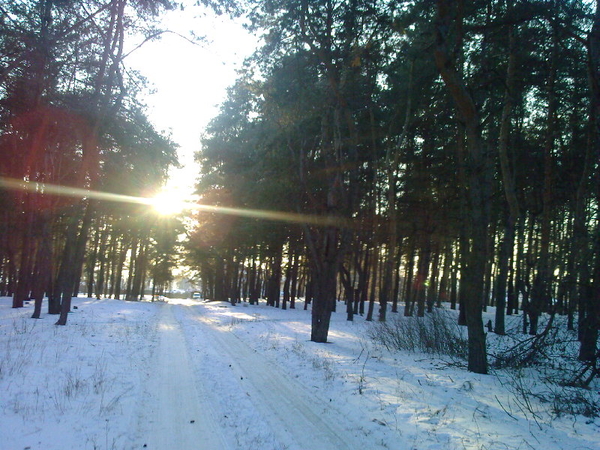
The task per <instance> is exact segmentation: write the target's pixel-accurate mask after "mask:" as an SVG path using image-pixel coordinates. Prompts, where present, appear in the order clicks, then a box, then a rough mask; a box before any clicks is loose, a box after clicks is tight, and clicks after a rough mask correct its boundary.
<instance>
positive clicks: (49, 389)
mask: <svg viewBox="0 0 600 450" xmlns="http://www.w3.org/2000/svg"><path fill="white" fill-rule="evenodd" d="M73 305H74V306H76V307H77V309H73V312H72V313H71V314H70V315H69V323H68V324H67V326H65V327H58V326H55V325H54V322H55V320H56V317H54V316H48V315H44V316H43V318H42V319H40V320H34V319H30V318H29V317H30V315H31V313H32V310H33V305H32V304H28V305H26V307H25V308H22V309H12V308H11V307H10V306H11V299H9V298H1V299H0V424H1V425H0V448H1V449H6V450H22V449H44V450H51V449H78V450H79V449H119V450H120V449H143V448H147V449H180V450H186V449H205V450H212V449H240V450H241V449H245V450H247V449H260V450H269V449H273V450H275V449H277V450H279V449H289V450H300V449H312V450H321V449H323V450H325V449H367V448H368V449H397V450H411V449H415V450H435V449H440V450H441V449H444V450H446V449H448V450H453V449H457V450H458V449H461V450H462V449H486V450H490V449H497V450H507V449H508V450H513V449H514V450H516V449H544V450H555V449H556V450H559V449H580V450H583V449H599V448H600V420H599V419H589V418H587V417H583V416H573V415H563V416H560V417H556V416H555V415H553V414H551V413H550V412H549V411H550V407H549V406H548V405H544V404H543V403H540V402H537V403H536V399H532V400H531V401H532V402H533V403H532V404H530V405H528V406H524V405H523V400H522V399H519V398H518V396H515V388H514V385H515V379H514V378H511V376H510V375H509V374H508V372H506V371H500V370H498V371H495V372H494V373H493V374H491V375H477V374H473V373H469V372H468V371H466V369H465V368H464V367H460V364H455V362H453V361H452V360H449V359H443V358H437V357H432V356H431V355H426V354H422V353H406V352H396V353H390V352H388V351H387V350H385V349H382V348H380V347H379V346H377V345H374V343H373V342H371V340H370V339H369V338H368V337H367V330H368V328H369V327H372V326H376V324H375V323H368V322H365V321H364V320H363V318H361V317H357V318H356V320H355V321H354V322H347V321H346V320H345V313H343V312H338V313H334V314H333V318H332V324H331V330H330V336H329V340H330V341H331V342H330V343H328V344H316V343H313V342H310V341H309V336H310V333H309V332H310V309H309V310H306V311H305V310H304V309H303V304H302V303H301V302H299V303H297V309H294V310H280V309H277V308H272V307H268V306H266V305H264V304H261V305H260V306H256V305H254V306H251V305H247V304H245V303H242V304H239V305H237V306H235V307H233V306H231V305H229V304H227V303H219V302H201V301H195V300H179V299H178V300H169V303H164V302H156V303H151V302H125V301H118V300H109V299H103V300H95V299H86V298H75V299H73ZM45 307H46V305H44V308H45ZM489 314H493V311H490V312H489ZM497 339H499V338H497V337H493V336H492V335H490V336H489V341H490V342H491V343H492V345H495V344H494V342H495V340H497ZM527 373H529V372H527ZM538 380H539V378H536V376H535V375H534V374H533V373H532V374H531V375H530V376H529V375H524V376H523V378H521V379H519V380H518V383H521V386H524V387H530V388H531V389H534V388H535V387H536V386H537V385H536V383H538ZM589 395H592V396H593V398H595V399H596V401H597V400H598V397H599V395H598V388H597V386H595V387H594V389H593V390H592V391H590V392H589Z"/></svg>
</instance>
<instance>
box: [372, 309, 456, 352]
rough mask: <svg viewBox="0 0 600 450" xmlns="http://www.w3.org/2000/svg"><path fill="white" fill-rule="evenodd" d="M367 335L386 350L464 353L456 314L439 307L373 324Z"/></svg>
mask: <svg viewBox="0 0 600 450" xmlns="http://www.w3.org/2000/svg"><path fill="white" fill-rule="evenodd" d="M367 335H368V337H369V338H370V339H371V340H372V341H374V342H375V343H377V344H380V345H382V346H384V347H385V348H386V349H388V350H390V351H396V350H406V351H409V352H424V353H430V354H434V355H440V356H443V355H447V356H453V357H458V358H461V359H466V357H467V340H466V339H465V338H464V337H463V334H462V332H461V329H460V326H459V325H458V323H457V321H456V318H455V317H454V316H453V315H452V314H450V313H449V312H448V311H445V310H442V309H434V311H433V312H432V313H429V314H426V315H425V316H424V317H404V316H394V317H393V318H392V319H391V320H388V321H386V322H377V323H375V324H373V326H372V327H370V328H369V329H368V331H367Z"/></svg>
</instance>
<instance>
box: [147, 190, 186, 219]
mask: <svg viewBox="0 0 600 450" xmlns="http://www.w3.org/2000/svg"><path fill="white" fill-rule="evenodd" d="M151 205H152V208H153V209H154V211H156V212H157V213H158V214H160V215H161V216H174V215H177V214H180V213H182V212H183V211H184V210H185V209H186V208H188V207H189V201H188V200H187V199H186V196H185V194H184V193H183V192H182V191H181V190H178V189H174V190H164V191H161V192H159V193H158V194H156V195H155V196H154V197H153V198H152V199H151Z"/></svg>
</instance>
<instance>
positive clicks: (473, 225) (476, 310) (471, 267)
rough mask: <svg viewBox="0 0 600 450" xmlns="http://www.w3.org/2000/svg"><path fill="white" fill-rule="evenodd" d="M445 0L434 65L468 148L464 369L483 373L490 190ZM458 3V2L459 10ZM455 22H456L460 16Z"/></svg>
mask: <svg viewBox="0 0 600 450" xmlns="http://www.w3.org/2000/svg"><path fill="white" fill-rule="evenodd" d="M450 3H451V2H450V1H449V0H437V14H438V15H437V19H436V44H435V48H434V57H435V62H436V66H437V68H438V70H439V71H440V74H441V76H442V79H443V81H444V84H445V85H446V88H447V89H448V91H449V92H450V95H451V96H452V98H453V100H454V103H455V105H456V108H457V110H458V113H459V115H460V117H461V119H462V120H463V121H464V123H465V128H466V135H467V148H468V158H467V167H468V187H469V189H468V197H467V199H468V206H469V207H468V211H469V217H468V218H467V225H468V231H469V238H470V240H471V246H470V252H469V255H468V258H467V267H466V270H464V271H463V276H462V277H461V281H462V287H463V289H464V291H465V299H466V302H465V312H466V319H467V329H468V368H469V370H470V371H471V372H475V373H483V374H485V373H487V370H488V369H487V352H486V344H485V333H484V330H483V318H482V307H483V302H482V300H483V299H482V297H483V292H484V276H485V266H486V262H487V237H488V223H489V205H488V204H487V198H488V197H487V194H488V192H489V190H490V186H489V184H490V177H489V164H488V161H487V157H486V155H485V152H484V149H483V142H482V137H481V124H480V120H479V113H478V111H477V107H476V105H475V102H474V101H473V98H472V97H471V95H470V93H469V91H468V90H467V88H466V86H465V84H464V80H463V79H462V77H461V75H460V74H459V72H458V71H457V70H456V67H455V66H454V62H453V61H452V60H451V59H450V53H449V51H448V48H447V42H446V41H447V36H448V31H449V28H450V25H451V16H452V15H451V12H450V8H451V5H450ZM461 4H462V1H461V2H459V10H460V6H461ZM457 21H458V22H459V23H460V22H461V21H462V17H459V18H458V19H457Z"/></svg>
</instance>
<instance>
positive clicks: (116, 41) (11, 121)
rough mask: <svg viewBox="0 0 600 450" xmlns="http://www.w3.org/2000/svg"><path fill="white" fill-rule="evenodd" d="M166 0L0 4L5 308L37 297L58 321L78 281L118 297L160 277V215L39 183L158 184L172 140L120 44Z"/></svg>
mask: <svg viewBox="0 0 600 450" xmlns="http://www.w3.org/2000/svg"><path fill="white" fill-rule="evenodd" d="M168 6H169V2H167V1H164V0H150V1H133V0H85V1H73V0H24V1H13V0H2V1H0V29H1V33H0V177H2V181H1V182H0V190H1V193H0V295H3V296H4V295H11V296H13V307H21V306H23V302H24V301H25V300H29V299H30V298H33V299H35V312H34V317H40V313H41V305H42V299H43V297H44V296H46V295H47V297H48V307H49V310H48V312H49V313H50V314H60V317H59V319H58V324H62V325H64V324H65V323H66V321H67V313H68V312H69V310H70V306H71V296H75V295H77V294H78V292H79V290H80V285H81V280H85V282H86V284H87V293H88V295H89V296H92V295H96V296H98V297H100V296H111V297H116V298H122V297H125V298H128V299H137V298H139V297H140V295H142V289H143V288H142V287H143V286H144V285H145V281H146V278H147V277H152V278H153V280H154V284H155V285H156V286H159V287H161V286H164V285H165V284H166V283H167V282H168V281H169V277H170V269H171V268H172V266H173V264H174V261H173V256H172V253H173V246H174V243H175V237H176V235H177V233H178V230H177V227H176V226H175V224H174V223H172V222H173V221H172V220H171V219H161V220H159V219H157V218H156V216H152V215H150V216H149V215H148V209H149V208H148V207H147V206H140V205H132V204H123V203H120V202H118V201H114V202H110V201H99V200H95V199H93V198H92V197H90V196H83V198H81V196H80V197H76V196H69V195H66V196H65V195H58V194H57V193H56V192H50V191H51V190H50V189H49V188H48V187H47V186H48V185H57V186H63V187H67V188H70V187H72V188H79V189H86V190H91V191H103V192H108V193H115V194H125V195H128V196H144V197H148V196H151V195H152V194H153V193H155V192H156V191H157V189H159V188H160V186H161V185H162V184H163V183H164V180H165V177H166V174H167V170H168V167H169V166H170V165H173V164H176V153H175V150H176V146H175V144H174V143H173V142H171V141H170V139H169V138H167V137H165V136H163V135H161V134H159V133H158V132H157V131H156V130H155V129H154V128H153V126H152V125H151V124H150V123H149V121H148V119H147V117H146V115H145V113H144V108H143V106H142V103H141V102H140V101H139V92H140V90H141V88H142V87H143V86H144V79H143V78H142V77H141V76H140V75H139V74H137V73H135V72H132V71H131V70H128V69H127V66H126V64H125V63H126V57H127V53H126V51H127V46H126V42H127V39H128V38H129V37H130V36H132V35H133V34H134V33H135V34H136V36H137V39H138V40H143V39H151V38H152V37H154V36H156V35H158V34H159V31H158V30H157V28H156V26H155V18H156V17H157V15H158V14H159V12H160V11H161V10H164V8H165V7H168ZM19 182H20V183H29V185H28V186H29V190H26V189H18V183H19ZM11 183H12V184H11ZM23 186H25V184H23ZM32 186H33V187H32ZM67 191H68V189H67ZM165 222H168V223H165Z"/></svg>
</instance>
